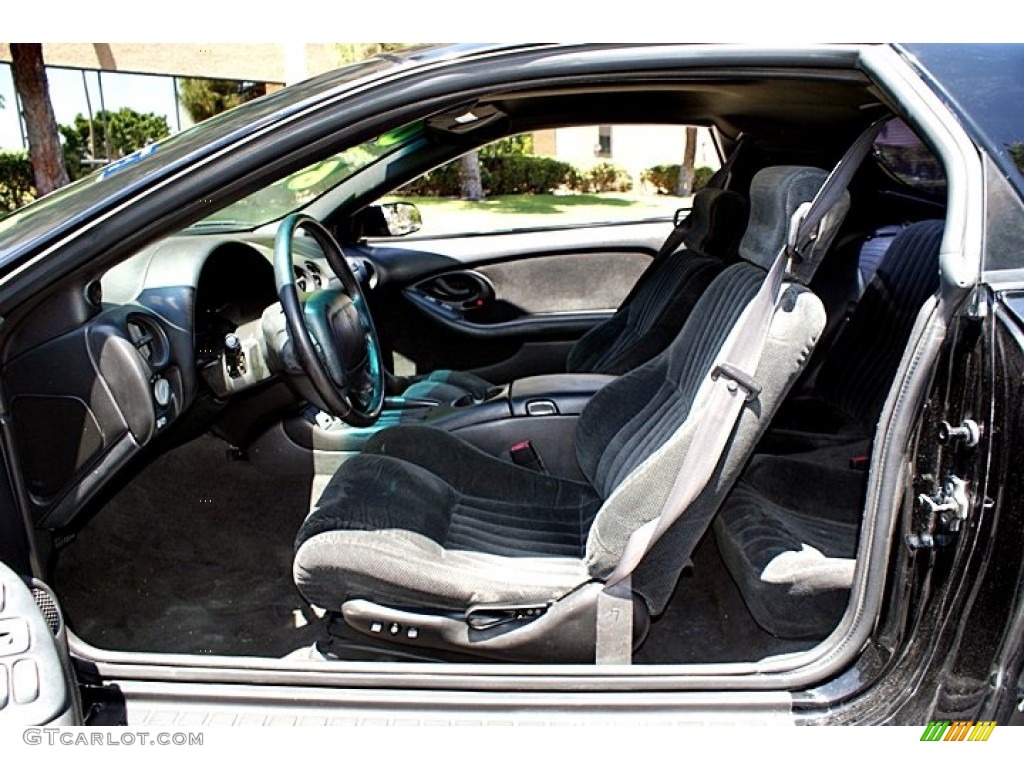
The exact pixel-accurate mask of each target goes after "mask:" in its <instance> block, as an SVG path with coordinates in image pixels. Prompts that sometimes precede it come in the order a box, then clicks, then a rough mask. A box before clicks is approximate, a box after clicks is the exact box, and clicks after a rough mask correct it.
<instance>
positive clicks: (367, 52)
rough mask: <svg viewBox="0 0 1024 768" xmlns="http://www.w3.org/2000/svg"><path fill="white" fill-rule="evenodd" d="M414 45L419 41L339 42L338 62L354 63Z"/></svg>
mask: <svg viewBox="0 0 1024 768" xmlns="http://www.w3.org/2000/svg"><path fill="white" fill-rule="evenodd" d="M414 45H419V43H338V64H354V63H356V62H357V61H362V60H363V59H368V58H370V57H371V56H379V55H380V54H382V53H395V52H396V51H401V50H404V49H405V48H409V47H411V46H414Z"/></svg>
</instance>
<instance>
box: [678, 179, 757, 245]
mask: <svg viewBox="0 0 1024 768" xmlns="http://www.w3.org/2000/svg"><path fill="white" fill-rule="evenodd" d="M749 210H750V209H749V207H748V206H747V201H746V199H745V198H744V197H743V196H742V195H740V194H738V193H736V192H730V191H727V190H724V189H715V188H713V187H704V188H703V189H701V190H699V191H698V192H697V194H695V195H694V196H693V210H691V211H690V218H689V222H688V224H689V228H688V229H687V232H686V235H685V236H684V237H683V243H684V244H685V245H686V249H687V250H688V251H695V252H697V253H699V254H702V255H704V256H717V257H718V258H721V259H732V258H734V257H735V256H736V253H737V250H738V248H739V244H740V239H741V238H742V237H743V231H744V230H745V229H746V228H747V217H748V215H749Z"/></svg>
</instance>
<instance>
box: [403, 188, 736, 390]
mask: <svg viewBox="0 0 1024 768" xmlns="http://www.w3.org/2000/svg"><path fill="white" fill-rule="evenodd" d="M747 215H748V206H747V202H746V200H745V199H744V198H743V197H742V196H741V195H739V194H737V193H736V192H729V191H726V190H722V189H712V188H708V187H705V188H704V189H701V190H700V191H698V192H697V194H696V195H695V196H694V199H693V209H692V211H691V213H690V216H689V217H688V219H687V222H686V224H685V226H686V232H685V234H684V236H683V238H682V242H683V245H684V248H682V249H680V250H678V251H676V252H674V253H667V254H663V255H660V256H659V257H658V258H656V259H654V261H652V262H651V264H650V266H648V267H647V269H645V270H644V273H643V274H642V275H641V276H640V278H639V280H637V282H636V285H634V286H633V288H632V290H631V291H630V293H629V295H627V296H626V298H625V299H624V300H623V302H622V304H621V306H620V307H619V309H618V310H616V312H615V314H614V315H612V316H611V317H610V318H609V319H608V320H606V321H604V322H603V323H601V324H599V325H597V326H595V327H594V328H592V329H591V330H590V331H588V332H587V333H586V334H584V335H583V336H582V337H581V338H580V339H579V341H577V342H576V343H575V344H573V346H572V348H571V349H570V350H569V354H568V356H567V358H566V367H565V370H566V371H567V372H568V373H604V374H609V375H619V374H622V373H625V372H626V371H630V370H632V369H633V368H636V367H637V366H639V365H642V364H643V363H645V362H647V361H648V360H650V359H651V358H652V357H654V356H655V355H657V354H658V353H660V352H661V351H662V350H664V349H665V348H666V347H667V346H668V345H669V343H670V342H671V341H672V339H674V338H675V337H676V334H678V332H679V329H680V328H682V326H683V323H684V322H686V318H687V317H688V316H689V314H690V312H692V311H693V307H694V305H696V303H697V300H698V299H699V298H700V296H701V294H703V293H704V291H705V290H706V289H707V287H708V286H709V285H710V284H711V281H712V280H714V279H715V277H716V276H717V275H718V274H719V273H720V272H721V271H722V270H723V269H724V268H725V267H726V265H728V264H729V263H731V262H733V261H735V260H736V255H737V249H738V247H739V244H740V238H741V237H742V235H743V232H744V230H745V229H746V226H747ZM494 386H495V385H494V384H493V383H491V382H489V381H487V380H486V379H484V378H482V377H480V376H477V375H475V374H472V373H468V372H466V371H448V370H441V371H434V372H432V373H430V374H428V375H427V376H426V378H425V379H423V380H421V381H418V382H416V383H414V384H412V385H410V386H409V387H407V388H406V390H405V393H404V394H405V395H406V396H407V397H421V398H426V399H433V400H438V401H439V402H442V403H453V402H456V401H458V400H460V399H461V398H463V397H465V396H466V395H470V396H471V397H472V399H473V400H477V401H479V400H483V399H484V398H485V397H486V396H487V394H488V392H489V391H490V390H492V389H493V388H494Z"/></svg>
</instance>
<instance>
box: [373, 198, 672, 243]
mask: <svg viewBox="0 0 1024 768" xmlns="http://www.w3.org/2000/svg"><path fill="white" fill-rule="evenodd" d="M389 200H404V201H406V202H409V203H414V204H415V205H416V206H417V207H418V208H419V209H420V213H421V214H422V215H423V229H422V230H420V233H419V234H421V235H428V236H429V235H445V234H456V233H460V232H493V231H496V230H507V229H522V228H527V227H549V226H557V225H560V224H584V223H592V222H605V221H636V220H639V219H657V218H668V219H671V218H672V216H673V215H674V214H675V212H676V209H677V208H682V207H687V206H689V204H690V200H689V199H688V198H680V197H669V196H665V195H643V194H634V193H631V192H604V193H601V194H594V195H504V196H500V197H493V198H488V199H487V200H483V201H481V202H479V203H472V202H469V201H466V200H455V199H452V198H441V197H395V198H389Z"/></svg>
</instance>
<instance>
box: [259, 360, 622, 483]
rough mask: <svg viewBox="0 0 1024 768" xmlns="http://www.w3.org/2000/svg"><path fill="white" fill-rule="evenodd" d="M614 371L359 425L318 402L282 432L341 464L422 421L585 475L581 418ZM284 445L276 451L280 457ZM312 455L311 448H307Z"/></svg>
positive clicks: (564, 473) (541, 380)
mask: <svg viewBox="0 0 1024 768" xmlns="http://www.w3.org/2000/svg"><path fill="white" fill-rule="evenodd" d="M614 378H615V377H614V376H605V375H601V374H575V373H560V374H549V375H544V376H530V377H527V378H524V379H519V380H517V381H513V382H512V383H511V384H507V385H505V386H502V387H498V388H495V390H494V392H493V393H492V394H491V395H490V396H489V397H488V398H487V399H486V400H484V401H482V402H478V403H474V404H469V405H434V406H424V405H416V404H414V406H415V407H406V408H403V409H401V410H396V409H389V410H385V411H384V413H383V414H382V415H381V418H380V419H379V421H378V422H377V423H376V424H374V425H373V426H372V427H367V428H357V427H352V426H350V425H348V424H345V423H344V422H342V421H341V420H340V419H333V418H331V417H329V416H327V415H326V414H323V413H322V412H316V411H315V409H312V410H311V412H310V413H309V414H307V415H305V416H299V417H296V418H293V419H290V420H288V421H286V422H284V424H283V425H282V429H283V437H284V438H285V439H286V440H287V441H289V442H291V443H293V444H294V447H295V448H297V449H299V450H300V451H303V452H309V451H313V452H316V453H317V454H319V455H320V457H321V462H320V463H321V464H323V463H324V460H325V459H329V456H324V454H328V455H334V456H335V458H336V459H337V460H338V463H340V462H341V461H342V460H344V458H345V457H346V456H347V455H351V454H354V453H357V452H359V451H360V450H362V448H363V446H364V445H365V444H366V441H367V440H369V439H370V437H372V436H373V435H374V434H375V433H376V432H378V431H380V430H381V429H384V428H386V427H390V426H395V425H399V424H417V425H421V426H431V427H437V428H438V429H445V430H447V431H449V432H453V433H455V434H457V435H459V436H460V437H462V438H463V439H465V440H467V441H468V442H469V443H471V444H473V445H476V446H477V447H478V448H480V449H481V450H483V451H486V452H487V453H490V454H492V455H494V456H498V457H499V458H504V459H510V460H511V453H510V449H513V448H514V447H517V446H522V445H523V444H525V443H527V442H528V443H529V444H530V447H531V449H532V451H533V452H534V453H535V454H536V455H537V456H538V457H539V461H540V463H541V464H542V465H543V467H544V468H545V470H546V471H548V472H550V473H551V474H553V475H557V476H560V477H566V478H576V479H582V477H581V474H580V471H579V467H578V466H577V463H576V453H575V448H574V442H573V441H574V436H575V431H576V419H577V418H579V415H580V413H582V412H583V408H584V407H585V406H586V404H587V403H588V402H589V401H590V398H592V397H593V396H594V394H595V393H596V392H597V391H598V390H599V389H601V388H602V387H603V386H604V385H605V384H607V383H608V382H609V381H612V380H614ZM281 452H282V446H280V445H277V446H276V448H275V450H274V451H273V453H275V454H276V455H278V456H280V454H281ZM307 455H308V454H307Z"/></svg>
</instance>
